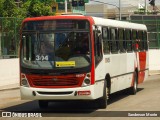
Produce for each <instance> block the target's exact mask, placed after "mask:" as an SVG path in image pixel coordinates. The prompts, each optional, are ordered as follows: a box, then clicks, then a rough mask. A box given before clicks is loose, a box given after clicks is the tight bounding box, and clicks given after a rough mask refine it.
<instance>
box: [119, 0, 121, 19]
mask: <svg viewBox="0 0 160 120" xmlns="http://www.w3.org/2000/svg"><path fill="white" fill-rule="evenodd" d="M119 20H121V0H119Z"/></svg>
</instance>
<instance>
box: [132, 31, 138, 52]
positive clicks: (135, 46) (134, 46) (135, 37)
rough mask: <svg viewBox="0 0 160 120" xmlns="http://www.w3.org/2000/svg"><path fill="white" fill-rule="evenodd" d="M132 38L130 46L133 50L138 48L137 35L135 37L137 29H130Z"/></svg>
mask: <svg viewBox="0 0 160 120" xmlns="http://www.w3.org/2000/svg"><path fill="white" fill-rule="evenodd" d="M132 40H133V44H132V47H133V48H134V51H138V50H139V40H138V37H137V31H136V30H132Z"/></svg>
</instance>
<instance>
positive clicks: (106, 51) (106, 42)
mask: <svg viewBox="0 0 160 120" xmlns="http://www.w3.org/2000/svg"><path fill="white" fill-rule="evenodd" d="M102 38H103V52H104V54H109V53H110V45H109V28H107V27H103V28H102Z"/></svg>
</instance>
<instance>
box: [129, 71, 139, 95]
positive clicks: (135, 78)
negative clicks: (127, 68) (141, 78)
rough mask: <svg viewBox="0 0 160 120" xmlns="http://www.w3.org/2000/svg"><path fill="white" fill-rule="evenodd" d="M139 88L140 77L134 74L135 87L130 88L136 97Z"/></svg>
mask: <svg viewBox="0 0 160 120" xmlns="http://www.w3.org/2000/svg"><path fill="white" fill-rule="evenodd" d="M137 86H138V75H137V72H134V82H133V86H132V87H131V88H130V94H132V95H135V94H136V93H137Z"/></svg>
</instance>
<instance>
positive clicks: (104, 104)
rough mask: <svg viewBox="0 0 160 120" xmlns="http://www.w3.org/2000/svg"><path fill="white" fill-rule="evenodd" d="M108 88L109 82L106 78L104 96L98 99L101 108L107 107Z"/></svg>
mask: <svg viewBox="0 0 160 120" xmlns="http://www.w3.org/2000/svg"><path fill="white" fill-rule="evenodd" d="M107 90H108V89H107V82H106V80H104V88H103V96H102V97H101V98H99V99H98V105H99V108H101V109H105V108H106V107H107V96H108V92H107Z"/></svg>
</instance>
